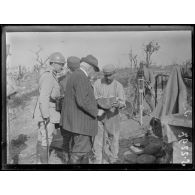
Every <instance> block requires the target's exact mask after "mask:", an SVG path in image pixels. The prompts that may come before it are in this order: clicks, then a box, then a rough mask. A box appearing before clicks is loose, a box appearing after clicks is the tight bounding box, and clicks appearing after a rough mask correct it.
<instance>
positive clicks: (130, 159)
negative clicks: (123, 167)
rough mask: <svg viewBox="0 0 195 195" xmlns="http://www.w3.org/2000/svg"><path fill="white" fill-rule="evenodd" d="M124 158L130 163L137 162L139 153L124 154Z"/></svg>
mask: <svg viewBox="0 0 195 195" xmlns="http://www.w3.org/2000/svg"><path fill="white" fill-rule="evenodd" d="M124 160H125V161H126V162H128V163H129V164H136V162H137V155H136V154H133V153H128V154H126V155H125V154H124Z"/></svg>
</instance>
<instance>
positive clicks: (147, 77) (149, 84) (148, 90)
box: [136, 61, 155, 112]
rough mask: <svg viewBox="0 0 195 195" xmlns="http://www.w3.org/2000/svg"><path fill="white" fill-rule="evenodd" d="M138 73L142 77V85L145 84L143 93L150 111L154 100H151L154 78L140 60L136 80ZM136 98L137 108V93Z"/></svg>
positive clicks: (153, 106)
mask: <svg viewBox="0 0 195 195" xmlns="http://www.w3.org/2000/svg"><path fill="white" fill-rule="evenodd" d="M139 75H143V77H144V81H145V82H144V83H145V84H144V86H145V93H144V98H145V100H146V102H147V104H148V105H149V107H150V111H151V112H152V111H153V110H154V108H155V104H154V100H152V97H153V91H154V85H155V79H154V75H153V72H152V71H151V70H150V69H149V68H147V67H146V64H145V63H144V62H143V61H142V62H140V68H139V70H138V72H137V81H138V77H139ZM137 94H139V89H137ZM136 99H137V105H138V108H139V95H138V97H137V98H136Z"/></svg>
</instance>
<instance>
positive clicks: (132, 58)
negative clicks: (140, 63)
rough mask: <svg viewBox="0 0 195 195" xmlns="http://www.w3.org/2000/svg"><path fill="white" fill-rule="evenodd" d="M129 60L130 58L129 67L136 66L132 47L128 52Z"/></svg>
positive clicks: (135, 57) (135, 56)
mask: <svg viewBox="0 0 195 195" xmlns="http://www.w3.org/2000/svg"><path fill="white" fill-rule="evenodd" d="M128 56H129V60H130V68H131V70H132V69H133V67H134V68H136V67H137V55H133V52H132V49H131V50H130V52H129V53H128Z"/></svg>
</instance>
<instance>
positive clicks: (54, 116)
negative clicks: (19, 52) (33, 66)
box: [34, 66, 60, 123]
mask: <svg viewBox="0 0 195 195" xmlns="http://www.w3.org/2000/svg"><path fill="white" fill-rule="evenodd" d="M59 96H60V86H59V84H58V80H57V78H56V75H55V74H54V72H53V68H52V67H51V66H48V67H47V68H46V69H45V70H42V71H41V73H40V79H39V97H38V100H37V104H36V107H35V112H34V116H35V120H36V121H38V122H39V121H43V118H47V117H50V122H51V123H59V122H60V113H59V112H57V111H56V106H55V103H54V102H51V101H50V98H52V99H54V100H55V98H57V97H59Z"/></svg>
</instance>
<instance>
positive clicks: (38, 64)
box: [30, 45, 49, 71]
mask: <svg viewBox="0 0 195 195" xmlns="http://www.w3.org/2000/svg"><path fill="white" fill-rule="evenodd" d="M42 50H43V48H42V47H41V46H40V45H38V50H37V51H33V50H30V51H31V52H32V53H34V54H35V60H36V64H35V65H34V70H36V71H39V70H40V68H42V67H43V66H44V65H45V64H46V62H47V60H48V59H49V57H46V59H43V58H42V57H41V54H40V53H41V51H42Z"/></svg>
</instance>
